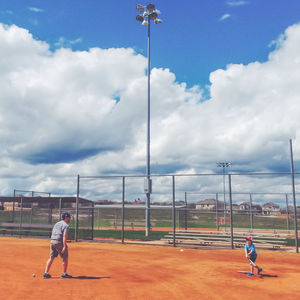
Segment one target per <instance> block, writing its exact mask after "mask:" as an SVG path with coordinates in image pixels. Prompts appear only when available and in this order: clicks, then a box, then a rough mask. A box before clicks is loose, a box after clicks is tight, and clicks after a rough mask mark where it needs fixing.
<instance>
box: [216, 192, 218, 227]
mask: <svg viewBox="0 0 300 300" xmlns="http://www.w3.org/2000/svg"><path fill="white" fill-rule="evenodd" d="M218 201H219V200H218V193H216V228H217V231H219V220H218Z"/></svg>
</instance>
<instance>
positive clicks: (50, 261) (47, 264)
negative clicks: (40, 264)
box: [45, 256, 55, 273]
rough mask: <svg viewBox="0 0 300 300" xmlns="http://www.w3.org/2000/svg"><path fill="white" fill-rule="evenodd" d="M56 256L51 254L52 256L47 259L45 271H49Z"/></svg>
mask: <svg viewBox="0 0 300 300" xmlns="http://www.w3.org/2000/svg"><path fill="white" fill-rule="evenodd" d="M54 258H55V257H52V256H50V258H49V259H48V260H47V263H46V269H45V273H49V271H50V268H51V265H52V263H53V261H54Z"/></svg>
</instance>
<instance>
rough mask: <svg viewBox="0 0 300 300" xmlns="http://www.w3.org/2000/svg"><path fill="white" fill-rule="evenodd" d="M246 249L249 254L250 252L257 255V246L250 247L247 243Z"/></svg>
mask: <svg viewBox="0 0 300 300" xmlns="http://www.w3.org/2000/svg"><path fill="white" fill-rule="evenodd" d="M245 249H246V250H247V253H249V252H250V251H252V253H253V254H256V255H257V253H256V250H255V246H254V244H251V245H250V246H249V245H248V244H247V243H246V244H245Z"/></svg>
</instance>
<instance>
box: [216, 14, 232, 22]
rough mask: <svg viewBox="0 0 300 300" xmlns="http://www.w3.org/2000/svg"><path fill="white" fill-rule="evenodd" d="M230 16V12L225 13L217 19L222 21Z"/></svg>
mask: <svg viewBox="0 0 300 300" xmlns="http://www.w3.org/2000/svg"><path fill="white" fill-rule="evenodd" d="M230 17H231V15H230V14H225V15H223V16H222V17H221V18H220V19H219V22H222V21H224V20H226V19H228V18H230Z"/></svg>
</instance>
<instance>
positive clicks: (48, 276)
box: [43, 273, 51, 279]
mask: <svg viewBox="0 0 300 300" xmlns="http://www.w3.org/2000/svg"><path fill="white" fill-rule="evenodd" d="M43 278H44V279H47V278H51V275H50V274H49V273H44V275H43Z"/></svg>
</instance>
